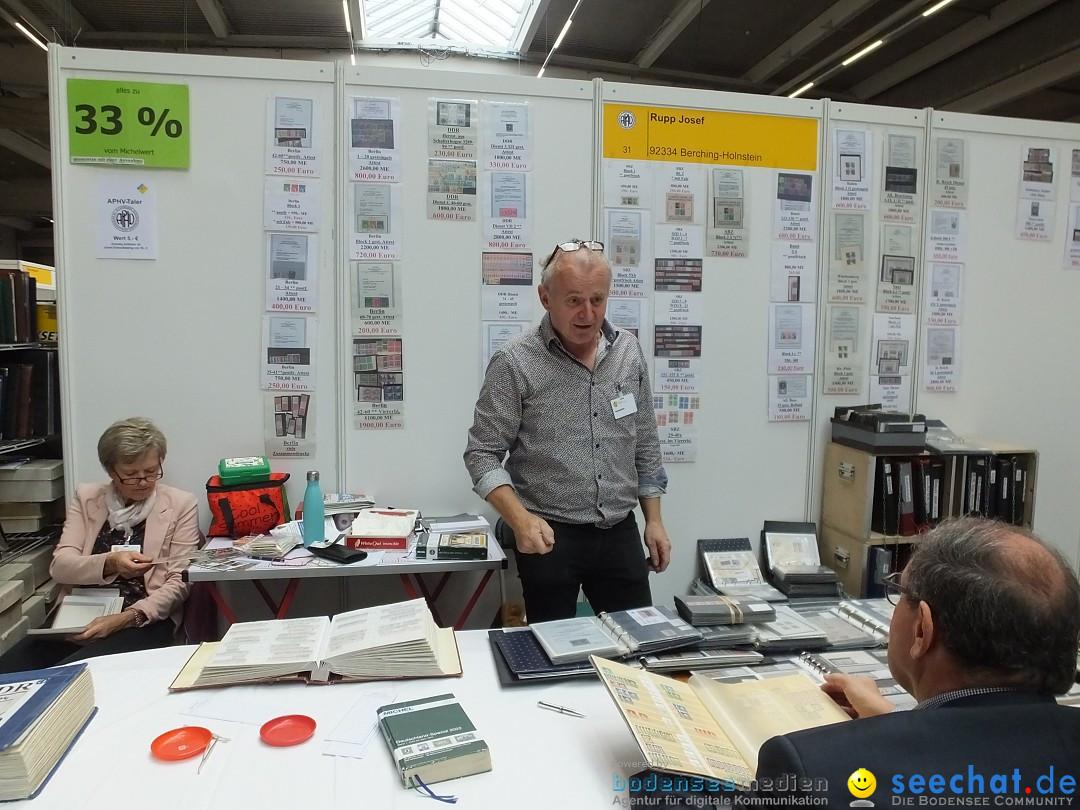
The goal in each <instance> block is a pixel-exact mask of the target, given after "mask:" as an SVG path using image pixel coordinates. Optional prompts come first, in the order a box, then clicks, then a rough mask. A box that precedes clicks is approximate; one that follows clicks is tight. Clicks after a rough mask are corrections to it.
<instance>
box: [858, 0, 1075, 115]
mask: <svg viewBox="0 0 1080 810" xmlns="http://www.w3.org/2000/svg"><path fill="white" fill-rule="evenodd" d="M1056 1H1057V0H1005V2H1004V3H1000V4H999V5H996V6H994V7H993V8H992V9H990V13H989V14H988V15H986V16H980V17H976V18H975V19H973V20H971V21H970V22H967V23H965V24H964V25H961V26H960V27H959V28H956V29H954V30H952V31H949V32H947V33H945V34H944V35H943V36H942V37H941V38H940V39H937V40H935V41H933V42H931V43H930V44H929V45H926V46H924V47H922V48H920V49H919V50H917V51H915V52H914V53H911V54H908V55H907V56H905V57H904V58H903V59H899V60H897V61H896V62H893V63H892V64H891V65H889V66H888V67H887V68H885V69H884V70H880V71H878V72H877V73H875V74H874V75H873V76H870V77H869V78H867V79H864V80H863V81H861V82H859V83H858V84H857V85H855V86H854V87H852V88H851V93H852V95H854V96H855V97H856V98H859V99H864V100H866V99H872V98H874V97H875V96H877V95H880V94H881V93H883V92H885V91H886V90H888V89H889V88H890V87H895V86H896V85H898V84H900V82H902V81H904V80H905V79H910V78H911V77H912V76H915V75H916V74H918V73H921V72H922V71H924V70H926V69H927V68H931V67H933V66H934V65H936V64H938V63H940V62H943V61H945V60H946V59H948V58H949V57H950V56H952V55H953V54H957V53H960V52H961V51H963V50H965V49H966V48H970V47H972V46H973V45H977V44H978V43H980V42H982V41H983V40H984V39H987V38H989V37H991V36H993V35H994V34H996V33H998V32H999V31H1004V30H1005V29H1006V28H1008V27H1009V26H1011V25H1015V24H1016V23H1018V22H1020V21H1021V20H1023V19H1024V18H1025V17H1029V16H1031V15H1032V14H1034V13H1035V12H1036V11H1041V10H1042V9H1044V8H1046V7H1047V6H1049V5H1051V4H1053V3H1055V2H1056Z"/></svg>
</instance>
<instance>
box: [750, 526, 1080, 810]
mask: <svg viewBox="0 0 1080 810" xmlns="http://www.w3.org/2000/svg"><path fill="white" fill-rule="evenodd" d="M888 587H889V588H890V590H891V596H890V599H894V600H895V603H896V608H895V611H894V612H893V617H892V624H891V626H890V630H889V653H888V655H889V670H890V671H891V672H892V675H893V677H894V678H896V680H897V682H898V683H899V684H900V685H901V686H902V687H904V689H906V690H907V691H908V692H909V693H910V694H911V695H913V696H914V697H915V698H916V700H918V701H919V703H918V706H917V707H916V708H915V709H913V710H911V711H906V712H905V711H895V712H894V711H893V705H892V704H891V703H890V702H889V701H888V700H886V699H885V698H883V697H882V696H881V695H880V694H879V692H878V690H877V688H876V687H875V685H874V682H873V681H872V680H870V679H869V678H863V677H856V676H850V675H830V676H827V682H826V683H825V684H824V685H823V686H822V688H823V689H824V690H825V691H826V692H828V693H829V694H830V695H832V697H833V698H834V699H835V700H836V701H837V702H838V703H839V704H840V705H841V706H843V707H844V708H845V709H846V710H847V711H848V714H850V715H851V716H852V717H856V718H859V719H857V720H855V722H852V723H840V724H838V725H834V726H824V727H821V728H816V729H812V730H808V731H800V732H796V733H793V734H786V735H783V736H780V737H773V738H772V739H771V740H768V741H767V742H766V743H765V744H764V745H763V746H762V747H761V751H760V752H759V755H758V770H757V777H758V780H759V794H760V795H772V796H773V797H775V798H779V797H778V796H777V794H776V793H771V794H769V793H766V792H765V791H764V790H763V789H762V788H761V785H760V782H761V780H764V779H770V780H773V782H772V784H774V785H777V784H784V783H786V784H791V782H792V781H793V780H791V779H787V780H786V781H785V780H783V777H784V775H785V774H786V775H794V776H795V777H796V778H797V779H806V778H810V779H818V780H820V779H825V780H827V784H828V786H827V788H826V790H827V794H828V805H829V806H830V807H840V806H847V805H849V804H851V803H852V800H853V798H855V799H856V803H857V804H858V803H861V804H864V805H865V804H868V803H869V802H871V801H872V802H873V804H874V805H876V806H877V807H885V806H888V805H890V804H893V805H896V804H900V805H904V806H907V805H915V804H923V803H926V802H925V800H927V799H929V800H930V801H931V802H932V803H934V804H941V805H950V804H951V805H955V804H962V803H963V804H970V803H972V802H974V803H981V804H987V805H994V804H999V805H1002V804H1029V803H1030V804H1047V803H1051V802H1046V801H1044V798H1043V797H1050V796H1060V797H1066V796H1073V797H1075V796H1076V795H1077V793H1076V791H1077V790H1078V789H1080V784H1078V783H1080V709H1076V708H1073V707H1068V706H1060V705H1058V704H1057V702H1056V701H1055V700H1054V695H1060V694H1064V693H1065V692H1066V691H1067V690H1068V689H1069V687H1070V686H1071V685H1072V683H1073V679H1074V676H1075V673H1076V656H1077V643H1078V640H1080V585H1078V584H1077V579H1076V574H1074V573H1073V571H1072V569H1071V568H1070V567H1069V565H1068V564H1067V563H1066V562H1065V560H1064V559H1062V557H1061V555H1059V554H1058V553H1057V552H1055V551H1053V550H1051V549H1049V548H1048V547H1047V546H1046V545H1044V544H1043V543H1042V542H1041V541H1040V540H1038V539H1037V538H1036V537H1035V536H1034V535H1032V534H1031V533H1030V532H1027V531H1024V530H1023V529H1018V528H1017V527H1015V526H1010V525H1007V524H1004V523H1000V522H995V521H990V520H985V519H981V518H963V519H959V520H955V521H950V522H948V523H944V524H942V525H940V526H939V527H937V528H935V529H934V530H933V531H931V532H930V533H929V534H927V535H926V536H925V537H924V538H922V539H920V540H919V542H918V543H916V544H915V552H914V554H913V555H912V557H911V561H910V562H909V563H908V565H907V567H906V568H905V569H904V571H903V575H902V576H901V577H899V578H895V575H894V579H893V580H892V582H891V583H889V586H888ZM860 769H865V770H866V771H869V772H870V773H871V774H872V775H873V777H872V778H871V779H867V778H866V776H865V774H863V773H862V771H860ZM856 771H859V772H860V776H859V777H855V772H856ZM849 777H851V778H852V780H853V781H852V783H851V785H850V786H849V784H848V780H849ZM875 791H876V793H875ZM994 794H997V795H994ZM785 795H786V796H787V797H788V798H794V796H792V794H789V793H785ZM796 795H801V796H802V797H804V799H805V797H810V796H818V797H820V796H821V793H820V792H814V791H810V792H807V793H804V794H796ZM900 797H903V798H900ZM959 797H981V799H980V798H974V799H971V798H967V799H963V800H959V801H958V799H959ZM1003 797H1012V798H1013V799H1016V801H1008V800H1003Z"/></svg>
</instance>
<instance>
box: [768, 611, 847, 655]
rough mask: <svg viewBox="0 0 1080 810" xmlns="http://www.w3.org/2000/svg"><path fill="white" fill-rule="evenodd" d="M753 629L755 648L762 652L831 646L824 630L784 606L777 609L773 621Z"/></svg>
mask: <svg viewBox="0 0 1080 810" xmlns="http://www.w3.org/2000/svg"><path fill="white" fill-rule="evenodd" d="M753 628H754V647H755V648H756V649H758V650H761V651H762V652H790V651H793V650H817V649H821V648H823V647H827V646H828V645H829V638H828V636H827V635H826V634H825V632H824V631H823V630H821V629H820V628H818V627H815V626H814V625H812V624H810V623H809V622H808V621H806V620H805V619H804V618H803V617H802V616H800V615H799V614H798V613H796V612H795V611H794V610H792V609H791V608H789V607H785V606H784V605H780V606H778V607H777V608H776V618H775V619H774V620H773V621H771V622H762V623H761V624H755V625H753Z"/></svg>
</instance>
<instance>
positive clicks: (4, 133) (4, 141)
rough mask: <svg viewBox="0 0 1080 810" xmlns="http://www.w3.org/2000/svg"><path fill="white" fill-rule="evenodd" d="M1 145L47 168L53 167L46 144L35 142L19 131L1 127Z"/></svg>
mask: <svg viewBox="0 0 1080 810" xmlns="http://www.w3.org/2000/svg"><path fill="white" fill-rule="evenodd" d="M0 147H3V148H4V149H8V150H10V151H12V152H14V153H15V154H16V155H20V156H22V157H24V158H26V159H27V160H32V161H33V162H34V163H37V164H39V165H41V166H44V167H45V168H46V169H51V168H52V155H51V153H50V152H49V150H48V149H46V148H45V147H44V146H41V145H39V144H36V143H34V142H33V141H32V140H30V139H29V138H25V137H23V136H22V135H20V134H19V133H18V132H12V131H11V130H10V129H0Z"/></svg>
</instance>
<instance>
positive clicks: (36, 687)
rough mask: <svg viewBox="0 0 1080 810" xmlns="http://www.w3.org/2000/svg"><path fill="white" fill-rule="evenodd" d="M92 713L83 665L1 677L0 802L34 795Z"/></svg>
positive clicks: (90, 682)
mask: <svg viewBox="0 0 1080 810" xmlns="http://www.w3.org/2000/svg"><path fill="white" fill-rule="evenodd" d="M95 711H96V709H95V708H94V682H93V679H92V678H91V676H90V670H89V669H87V667H86V664H85V663H80V664H74V665H72V666H67V667H53V668H51V669H39V670H32V671H29V672H13V673H8V674H5V675H0V801H10V800H14V799H26V798H30V797H32V796H35V795H37V793H38V791H40V790H41V788H42V787H43V785H44V784H45V782H46V781H47V780H48V778H49V777H50V776H51V775H52V773H53V772H54V771H55V769H56V767H57V765H58V764H59V763H60V760H61V759H63V757H64V755H65V754H66V753H67V752H68V750H69V749H70V748H71V746H72V744H73V743H74V742H75V740H76V738H77V737H78V736H79V734H81V733H82V730H83V729H84V728H85V727H86V725H87V723H89V722H90V719H91V718H92V717H93V715H94V712H95Z"/></svg>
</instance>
